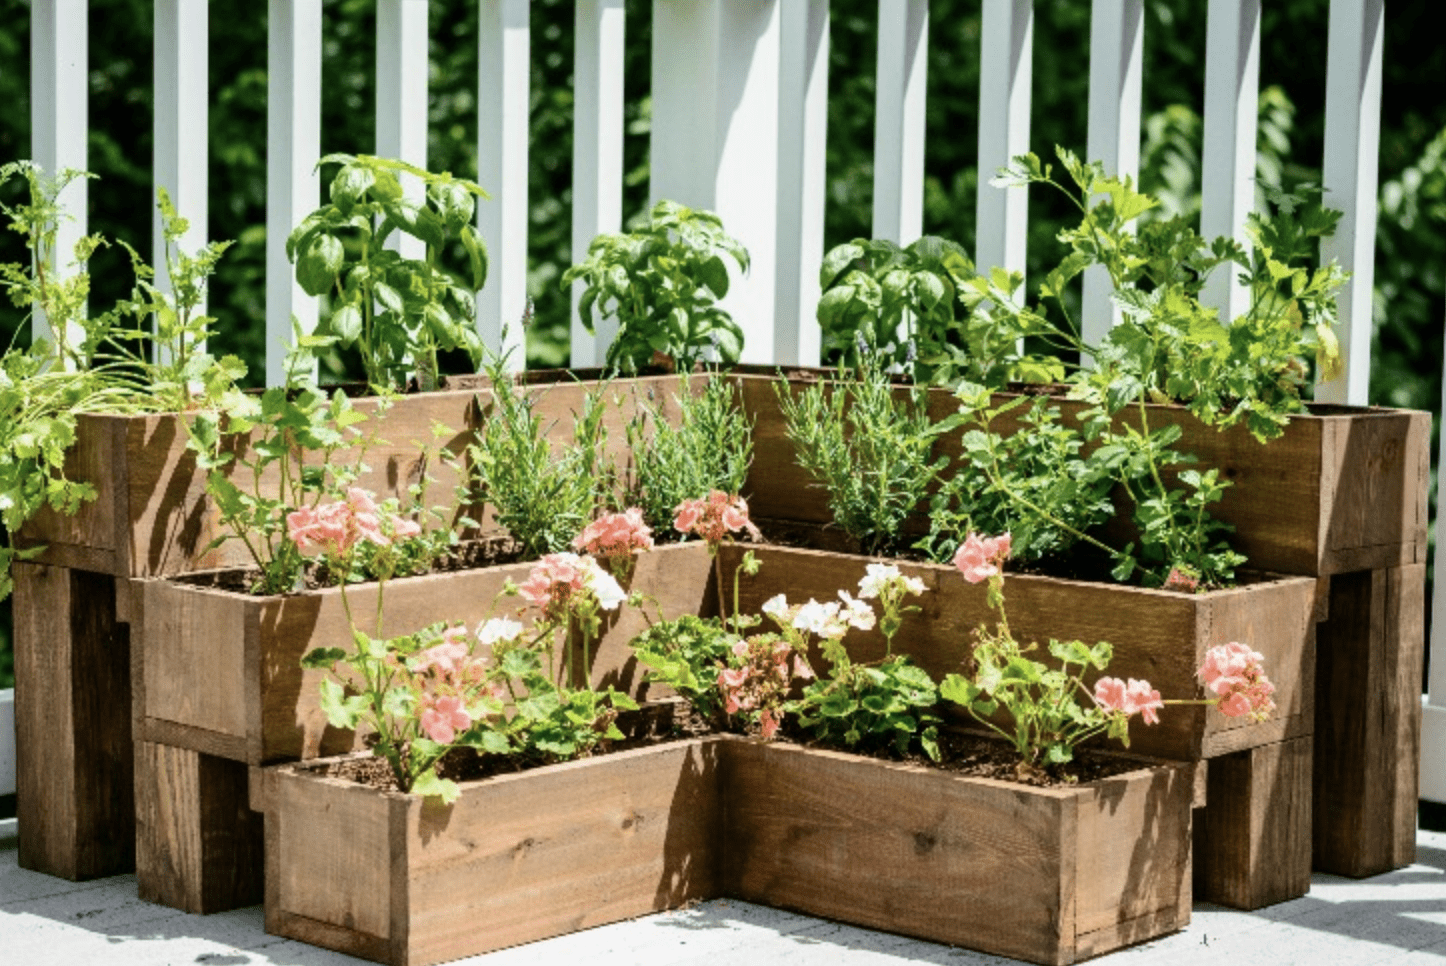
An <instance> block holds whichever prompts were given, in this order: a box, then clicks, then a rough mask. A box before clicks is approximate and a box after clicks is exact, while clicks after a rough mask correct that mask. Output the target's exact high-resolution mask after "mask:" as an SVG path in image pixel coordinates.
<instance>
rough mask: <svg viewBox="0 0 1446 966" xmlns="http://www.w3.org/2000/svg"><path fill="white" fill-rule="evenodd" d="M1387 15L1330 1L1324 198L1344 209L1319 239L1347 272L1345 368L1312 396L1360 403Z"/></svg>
mask: <svg viewBox="0 0 1446 966" xmlns="http://www.w3.org/2000/svg"><path fill="white" fill-rule="evenodd" d="M1385 22H1386V4H1385V0H1331V15H1330V39H1329V42H1328V45H1327V48H1326V107H1325V114H1326V117H1325V159H1324V162H1323V164H1322V167H1323V171H1322V182H1323V184H1324V187H1325V191H1326V195H1325V201H1326V204H1328V205H1330V206H1331V207H1332V208H1339V209H1341V211H1343V212H1344V213H1345V214H1344V217H1342V218H1341V220H1340V223H1339V224H1338V225H1336V230H1335V234H1333V235H1332V236H1331V237H1330V238H1326V239H1323V240H1322V241H1321V246H1320V254H1321V261H1322V262H1329V261H1330V260H1332V259H1335V260H1337V261H1339V262H1340V264H1341V267H1342V268H1344V269H1345V270H1346V271H1347V272H1349V273H1350V277H1349V278H1348V279H1347V281H1346V283H1345V285H1344V286H1343V287H1342V289H1341V291H1340V294H1339V295H1338V297H1337V300H1336V301H1337V309H1338V315H1337V319H1338V321H1337V323H1336V335H1337V337H1338V338H1339V339H1340V342H1341V352H1342V354H1343V355H1344V356H1345V362H1346V369H1345V372H1344V373H1343V374H1342V375H1340V376H1338V377H1336V378H1335V379H1333V380H1331V381H1330V382H1326V383H1323V384H1321V385H1319V386H1317V387H1316V393H1315V398H1317V399H1320V400H1323V401H1325V402H1337V403H1341V402H1344V403H1352V404H1354V405H1358V406H1363V405H1365V404H1366V402H1367V398H1368V394H1369V391H1370V376H1371V332H1372V326H1371V288H1372V284H1373V282H1374V279H1375V277H1376V265H1375V262H1376V187H1377V180H1378V177H1377V174H1378V160H1377V155H1378V154H1379V152H1380V145H1381V57H1382V56H1383V55H1382V50H1383V44H1384V40H1383V35H1384V33H1385Z"/></svg>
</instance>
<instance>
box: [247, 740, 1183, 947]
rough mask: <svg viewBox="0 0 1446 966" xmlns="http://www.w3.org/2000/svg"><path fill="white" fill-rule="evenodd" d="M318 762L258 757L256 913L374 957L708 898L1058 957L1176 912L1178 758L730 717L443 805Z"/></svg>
mask: <svg viewBox="0 0 1446 966" xmlns="http://www.w3.org/2000/svg"><path fill="white" fill-rule="evenodd" d="M323 764H324V763H320V762H318V763H308V764H298V765H283V766H279V767H276V768H271V769H266V770H265V771H262V772H258V773H256V777H255V779H254V782H253V786H252V788H253V798H255V799H257V801H255V802H254V804H255V805H256V806H257V807H258V808H260V809H263V810H264V811H265V813H266V823H265V824H266V855H267V868H268V872H267V877H266V929H267V931H268V932H271V933H274V934H276V935H282V936H288V937H291V938H294V939H301V940H303V941H306V942H310V943H314V944H316V945H320V946H325V947H328V948H330V949H336V950H340V951H342V952H347V953H350V954H352V955H356V956H361V957H364V958H367V959H373V960H377V961H379V962H385V963H393V964H404V963H405V964H408V966H420V964H427V963H435V962H439V961H441V960H446V959H455V958H460V957H462V956H468V955H474V954H477V953H482V952H487V951H489V950H493V949H498V948H501V947H503V946H510V945H515V944H518V943H525V942H531V941H534V940H537V939H544V938H547V937H550V936H556V935H560V934H563V933H568V932H573V931H576V930H578V929H586V928H589V927H592V926H596V925H601V924H603V923H607V922H613V921H616V920H619V919H625V918H629V917H631V916H636V915H641V914H643V913H647V912H653V911H658V910H661V909H669V908H674V907H677V906H679V905H681V904H683V903H685V902H688V901H692V900H702V899H710V898H715V897H720V896H731V897H736V898H741V899H747V900H749V901H754V902H763V903H766V904H769V905H774V906H780V907H784V908H792V909H800V910H803V911H806V912H810V913H814V914H817V915H824V916H828V917H831V918H834V919H839V920H842V921H845V922H851V923H857V924H859V925H864V926H870V927H874V928H880V929H886V930H890V931H892V932H898V933H903V934H906V935H910V936H917V937H919V938H923V939H931V940H936V941H940V942H947V943H951V944H955V945H961V946H968V947H970V948H973V949H981V950H984V951H987V952H993V953H999V954H1003V955H1009V956H1016V957H1020V958H1024V959H1028V960H1030V961H1033V962H1037V963H1051V964H1053V963H1072V962H1075V961H1077V960H1079V959H1083V958H1086V957H1088V956H1094V955H1098V954H1099V953H1103V952H1107V951H1109V950H1111V949H1116V948H1119V947H1121V946H1126V945H1130V944H1132V943H1137V942H1142V941H1144V940H1146V939H1150V938H1153V937H1155V936H1159V935H1162V934H1164V933H1167V932H1172V931H1174V930H1176V929H1179V928H1181V927H1182V926H1184V925H1185V924H1186V923H1188V922H1189V919H1190V896H1191V892H1190V823H1191V804H1192V801H1193V795H1194V790H1195V786H1196V783H1195V780H1194V768H1193V766H1190V765H1181V764H1174V765H1170V764H1156V765H1153V766H1152V765H1150V764H1149V763H1145V764H1144V765H1142V768H1141V770H1139V771H1134V772H1130V773H1129V774H1126V775H1121V776H1118V777H1116V778H1111V779H1107V780H1104V781H1100V782H1094V783H1091V784H1087V785H1082V786H1078V787H1075V788H1069V789H1036V788H1030V787H1028V786H1023V785H1012V784H1008V783H1005V782H999V781H992V780H988V779H977V778H966V777H962V776H959V775H951V774H949V773H947V772H939V771H931V770H929V769H926V768H921V767H917V766H912V765H898V764H892V763H887V762H881V761H874V760H871V759H866V758H859V757H857V756H853V755H846V754H840V753H836V752H828V751H818V750H811V749H804V748H799V747H797V746H782V745H772V744H765V743H762V742H757V741H752V740H748V739H738V738H733V737H731V736H721V737H714V738H703V739H692V740H688V741H683V742H678V743H675V744H669V745H661V746H656V747H652V748H645V749H639V750H634V751H627V752H621V753H618V754H614V755H604V756H601V757H598V758H592V759H587V760H583V761H577V762H570V763H567V764H563V765H556V766H552V767H549V768H543V769H537V770H534V771H530V772H524V773H520V774H514V775H507V776H503V777H498V778H492V779H487V780H484V781H477V782H468V783H465V784H464V785H463V788H462V796H461V798H460V799H459V800H458V801H457V802H456V803H455V804H454V805H452V806H449V807H445V806H441V805H439V804H432V805H426V804H425V803H424V802H423V800H422V799H420V798H418V797H416V796H410V795H401V794H398V793H395V792H378V791H375V790H373V789H368V788H365V787H362V786H360V785H356V784H353V783H351V782H348V781H344V780H340V779H335V778H326V777H321V776H319V775H318V774H317V772H318V770H319V769H320V767H321V766H322V765H323ZM840 803H847V805H846V806H841V805H840ZM1006 884H1007V887H1004V888H1001V886H1005V885H1006Z"/></svg>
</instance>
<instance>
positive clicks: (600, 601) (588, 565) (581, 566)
mask: <svg viewBox="0 0 1446 966" xmlns="http://www.w3.org/2000/svg"><path fill="white" fill-rule="evenodd" d="M517 589H518V592H519V593H520V594H521V595H522V599H523V600H525V601H527V602H528V604H530V605H532V606H533V607H536V608H537V609H538V610H539V611H541V612H542V619H543V620H544V621H546V622H554V623H556V622H561V621H563V620H565V619H566V618H567V616H568V614H569V613H570V612H571V611H572V610H573V609H574V608H575V607H576V606H577V605H578V603H580V602H579V601H578V600H577V598H579V597H581V596H582V595H584V594H590V595H591V596H592V597H593V598H594V599H595V600H596V601H597V606H598V607H600V608H602V609H603V610H617V609H618V606H619V605H620V604H622V602H623V601H625V600H627V597H628V595H627V594H626V593H624V592H623V589H622V587H621V586H620V585H619V584H618V582H617V580H615V579H614V578H613V576H612V574H609V573H608V572H607V571H605V570H603V569H602V568H601V567H599V566H598V564H597V561H596V560H594V559H592V558H591V557H580V556H578V555H577V554H575V553H550V554H548V555H547V556H545V557H543V558H542V559H541V560H539V561H538V562H537V563H536V564H535V565H534V566H533V568H532V572H531V573H529V574H528V575H527V579H526V580H525V581H523V583H522V585H521V586H520V587H518V588H517Z"/></svg>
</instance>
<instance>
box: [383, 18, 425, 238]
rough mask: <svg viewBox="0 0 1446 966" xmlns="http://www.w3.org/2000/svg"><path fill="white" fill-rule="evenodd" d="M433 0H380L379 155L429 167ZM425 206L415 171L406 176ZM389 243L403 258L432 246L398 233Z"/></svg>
mask: <svg viewBox="0 0 1446 966" xmlns="http://www.w3.org/2000/svg"><path fill="white" fill-rule="evenodd" d="M427 70H428V64H427V0H377V105H376V107H377V155H378V156H380V157H383V158H398V159H400V160H402V161H406V162H407V163H409V164H414V165H416V166H417V167H419V168H423V169H425V168H426V167H427ZM401 181H402V188H403V190H404V191H405V192H406V195H407V198H408V200H410V201H413V202H416V203H418V204H421V203H422V202H423V201H424V200H425V199H424V198H423V197H422V185H421V182H420V180H419V179H418V178H417V177H416V176H415V175H410V174H405V173H404V174H403V175H402V176H401ZM387 247H388V248H390V249H392V250H393V251H397V252H400V253H401V254H402V257H403V258H424V257H426V247H427V246H426V245H424V244H423V243H422V241H421V240H420V239H417V238H413V237H412V236H411V235H408V234H406V233H405V232H400V231H399V232H394V233H393V234H392V237H391V238H389V239H387Z"/></svg>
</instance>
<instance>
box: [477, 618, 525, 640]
mask: <svg viewBox="0 0 1446 966" xmlns="http://www.w3.org/2000/svg"><path fill="white" fill-rule="evenodd" d="M521 635H522V624H521V623H519V622H518V621H515V620H511V619H509V618H506V617H494V618H492V619H491V620H489V621H487V622H486V623H485V624H481V625H479V626H478V627H477V640H479V641H481V642H482V643H483V644H486V645H488V646H489V647H490V646H492V645H494V644H496V643H497V642H498V641H515V640H517V638H518V637H520V636H521Z"/></svg>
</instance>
